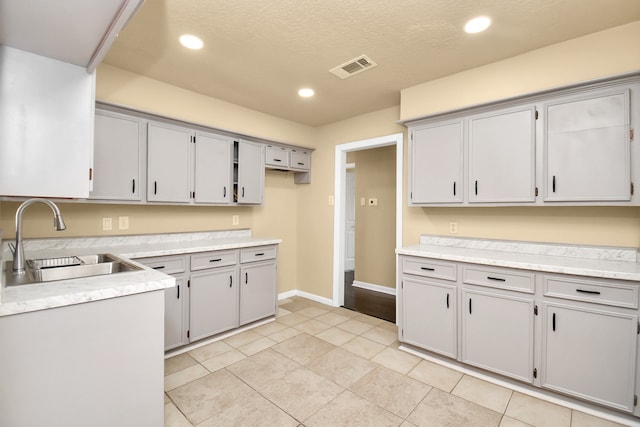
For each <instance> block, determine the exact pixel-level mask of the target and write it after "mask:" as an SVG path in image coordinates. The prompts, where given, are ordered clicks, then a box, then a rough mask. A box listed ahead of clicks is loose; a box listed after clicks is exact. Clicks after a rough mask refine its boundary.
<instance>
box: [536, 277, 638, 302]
mask: <svg viewBox="0 0 640 427" xmlns="http://www.w3.org/2000/svg"><path fill="white" fill-rule="evenodd" d="M542 283H543V293H544V296H546V297H556V298H564V299H570V300H575V301H586V302H593V303H596V304H604V305H612V306H616V307H627V308H638V285H634V284H631V283H625V282H618V281H608V280H605V279H603V280H602V281H598V280H589V279H574V278H569V277H562V276H543V277H542Z"/></svg>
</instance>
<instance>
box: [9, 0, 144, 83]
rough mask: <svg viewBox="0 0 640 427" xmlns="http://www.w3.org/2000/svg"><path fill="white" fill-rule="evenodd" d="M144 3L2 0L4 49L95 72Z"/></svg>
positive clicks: (134, 0)
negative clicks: (14, 49) (120, 33)
mask: <svg viewBox="0 0 640 427" xmlns="http://www.w3.org/2000/svg"><path fill="white" fill-rule="evenodd" d="M143 1H144V0H100V1H87V0H55V1H50V0H19V1H16V0H0V45H5V46H10V47H13V48H16V49H20V50H24V51H27V52H31V53H35V54H37V55H41V56H46V57H48V58H53V59H57V60H60V61H64V62H68V63H70V64H74V65H78V66H81V67H86V68H87V70H88V71H89V72H92V71H93V70H94V69H95V68H96V67H97V65H98V63H99V62H100V61H101V60H102V58H103V57H104V55H105V54H106V53H107V50H108V49H109V47H110V46H111V44H112V43H113V42H114V41H115V39H116V37H117V36H118V32H119V31H120V30H122V28H124V26H125V25H126V24H127V22H128V21H129V19H130V18H131V17H132V16H133V14H134V13H135V12H136V11H137V10H138V8H139V7H140V6H141V5H142V2H143Z"/></svg>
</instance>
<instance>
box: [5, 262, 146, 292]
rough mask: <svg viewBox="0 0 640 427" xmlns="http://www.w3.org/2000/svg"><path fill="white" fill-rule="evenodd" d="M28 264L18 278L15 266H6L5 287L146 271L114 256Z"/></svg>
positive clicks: (7, 264) (9, 263)
mask: <svg viewBox="0 0 640 427" xmlns="http://www.w3.org/2000/svg"><path fill="white" fill-rule="evenodd" d="M26 264H27V265H26V269H25V270H26V271H25V272H24V274H14V273H13V271H12V267H13V263H12V262H11V261H7V262H6V264H5V268H4V276H5V277H4V279H5V286H15V285H27V284H32V283H42V282H51V281H54V280H68V279H77V278H80V277H90V276H102V275H105V274H115V273H124V272H127V271H138V270H142V268H141V267H138V266H136V265H134V264H132V263H130V262H127V261H125V260H123V259H122V258H119V257H117V256H115V255H111V254H95V255H79V256H69V257H58V258H42V259H31V260H27V262H26Z"/></svg>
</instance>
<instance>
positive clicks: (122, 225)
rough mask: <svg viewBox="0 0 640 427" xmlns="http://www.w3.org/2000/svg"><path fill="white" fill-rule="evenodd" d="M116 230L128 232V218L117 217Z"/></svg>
mask: <svg viewBox="0 0 640 427" xmlns="http://www.w3.org/2000/svg"><path fill="white" fill-rule="evenodd" d="M118 228H119V229H120V230H128V229H129V217H128V216H119V217H118Z"/></svg>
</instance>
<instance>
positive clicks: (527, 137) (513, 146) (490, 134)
mask: <svg viewBox="0 0 640 427" xmlns="http://www.w3.org/2000/svg"><path fill="white" fill-rule="evenodd" d="M468 189H469V202H476V203H500V202H504V203H509V202H534V201H535V108H534V107H527V108H519V109H509V110H500V111H496V112H492V113H490V114H487V115H480V116H476V117H472V118H470V119H469V187H468Z"/></svg>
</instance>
